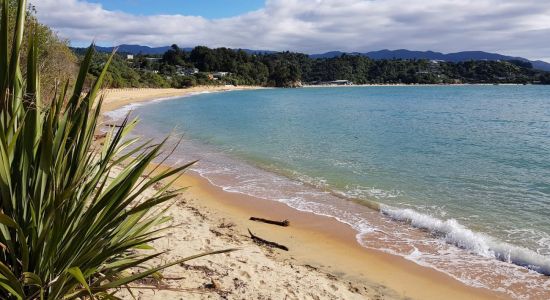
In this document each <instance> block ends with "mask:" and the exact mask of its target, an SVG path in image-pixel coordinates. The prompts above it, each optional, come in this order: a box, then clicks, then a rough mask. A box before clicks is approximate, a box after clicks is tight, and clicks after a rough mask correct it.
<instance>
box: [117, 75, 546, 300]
mask: <svg viewBox="0 0 550 300" xmlns="http://www.w3.org/2000/svg"><path fill="white" fill-rule="evenodd" d="M129 112H131V115H132V116H137V117H139V119H140V123H139V125H138V126H137V127H136V129H135V134H136V135H140V136H143V137H146V138H152V139H156V140H158V139H161V138H163V137H165V136H167V135H170V137H171V138H170V140H169V143H168V145H167V148H168V149H167V152H171V150H172V149H171V147H172V146H175V145H177V148H175V151H174V152H173V153H171V156H170V158H169V160H168V162H169V163H171V164H181V163H183V162H186V161H190V160H195V159H199V162H198V163H197V164H196V165H195V166H194V167H193V170H194V171H196V172H198V173H199V174H200V175H201V176H203V177H205V178H207V179H208V180H209V181H210V182H211V183H212V184H214V185H217V186H219V187H221V188H223V189H224V190H226V191H229V192H234V193H242V194H248V195H252V196H255V197H257V198H259V199H261V200H259V201H278V202H282V203H285V204H287V205H288V206H290V207H293V208H295V209H298V210H302V211H308V212H312V213H315V214H319V215H326V216H332V217H334V218H336V219H337V220H339V221H341V222H343V223H346V224H349V226H351V227H352V228H353V229H355V230H356V231H357V236H356V237H357V242H358V243H359V244H361V245H362V246H364V247H365V248H370V249H376V250H380V251H384V252H387V253H391V254H394V255H398V256H402V257H404V258H406V259H408V260H411V261H413V262H416V263H418V264H420V265H422V266H426V267H429V268H433V269H436V270H439V271H441V272H444V273H446V274H448V275H450V276H452V277H454V278H456V279H457V280H460V281H461V282H463V283H465V284H468V285H471V286H474V287H483V288H488V289H491V290H494V291H499V292H502V293H506V294H508V295H509V296H511V297H512V298H516V299H550V277H549V275H550V86H536V85H527V86H521V85H498V86H496V85H495V86H493V85H460V86H366V87H330V88H329V87H314V88H299V89H260V90H246V91H230V92H212V93H199V94H194V95H192V96H188V97H182V98H170V99H159V100H156V101H151V102H147V103H140V104H133V105H129V106H126V107H123V108H121V109H119V110H116V111H113V112H109V113H108V116H109V117H111V118H115V119H116V118H122V117H124V116H125V115H126V114H128V113H129Z"/></svg>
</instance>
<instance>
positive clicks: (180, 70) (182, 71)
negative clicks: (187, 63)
mask: <svg viewBox="0 0 550 300" xmlns="http://www.w3.org/2000/svg"><path fill="white" fill-rule="evenodd" d="M176 73H177V74H178V75H180V76H191V75H193V74H197V73H199V69H197V68H185V67H182V66H177V67H176Z"/></svg>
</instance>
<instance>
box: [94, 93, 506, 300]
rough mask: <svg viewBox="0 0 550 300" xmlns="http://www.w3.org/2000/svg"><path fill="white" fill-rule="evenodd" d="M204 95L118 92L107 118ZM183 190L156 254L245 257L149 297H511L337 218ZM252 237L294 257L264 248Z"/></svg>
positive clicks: (168, 284) (192, 272)
mask: <svg viewBox="0 0 550 300" xmlns="http://www.w3.org/2000/svg"><path fill="white" fill-rule="evenodd" d="M224 88H225V87H224ZM232 89H236V88H232ZM204 90H212V89H211V88H201V87H198V88H194V89H193V90H191V89H188V90H174V89H162V90H153V89H150V90H148V89H145V90H143V89H141V90H139V91H138V90H132V91H114V92H113V91H112V90H111V91H109V92H108V93H107V94H106V101H105V103H106V106H105V110H110V109H115V108H118V107H121V106H123V105H126V104H130V103H135V102H136V101H147V100H151V99H155V98H161V97H172V96H182V95H186V94H189V93H193V92H200V91H204ZM215 90H223V89H222V88H220V89H215ZM163 168H165V167H164V166H163ZM175 185H177V186H189V187H190V188H189V189H187V190H186V191H185V192H184V194H183V195H182V197H181V199H180V200H178V201H179V202H178V204H177V205H174V206H173V207H172V208H171V209H170V211H169V212H168V213H169V214H170V215H172V216H173V217H174V221H173V222H174V223H173V224H174V225H176V226H175V227H174V228H173V229H171V230H170V231H169V233H168V234H167V236H166V237H165V238H164V239H162V240H159V241H156V242H155V243H154V244H155V248H156V250H158V251H164V250H167V251H169V252H168V253H167V254H165V255H164V256H163V257H162V260H161V261H163V262H166V261H171V260H174V259H177V258H181V257H184V256H187V255H191V254H195V253H197V252H200V251H207V250H217V249H223V248H233V247H238V248H240V250H239V251H236V252H233V253H230V254H225V255H219V256H210V257H206V258H201V259H197V260H195V261H193V262H190V263H189V264H188V265H184V266H177V267H173V268H170V269H168V270H166V271H164V273H163V276H164V277H165V279H164V280H161V281H160V282H150V283H147V282H144V283H141V284H139V285H138V286H134V290H135V292H134V293H135V294H136V296H138V297H139V298H141V299H180V298H181V299H189V298H197V299H204V298H210V297H214V298H216V297H227V298H229V299H236V298H238V299H261V298H263V299H285V298H286V296H287V297H288V298H289V299H305V298H309V299H403V298H412V299H451V300H452V299H506V296H505V295H502V294H499V293H496V292H491V291H488V290H484V289H479V288H473V287H470V286H467V285H465V284H463V283H461V282H459V281H458V280H455V279H453V278H451V277H450V276H448V275H446V274H444V273H441V272H438V271H436V270H433V269H430V268H426V267H423V266H420V265H418V264H415V263H413V262H410V261H407V260H406V259H404V258H402V257H399V256H394V255H390V254H386V253H383V252H380V251H375V250H369V249H366V248H364V247H361V246H360V245H359V244H358V243H357V241H356V239H355V235H356V232H355V231H354V230H353V229H352V228H351V227H349V226H348V225H346V224H343V223H341V222H338V221H337V220H335V219H334V218H330V217H324V216H319V215H315V214H312V213H307V212H301V211H298V210H295V209H292V208H290V207H288V206H286V205H285V204H282V203H278V202H275V201H268V200H263V199H258V198H254V197H250V196H246V195H243V194H238V193H230V192H226V191H223V190H222V189H221V188H219V187H216V186H214V185H212V184H210V183H209V182H208V180H206V179H204V178H202V177H201V176H199V175H198V174H195V173H193V172H188V173H187V174H185V175H184V176H182V177H181V178H179V179H178V180H177V181H176V182H175ZM149 192H150V191H149ZM251 216H255V217H262V218H267V219H274V220H285V219H288V220H289V221H290V226H289V227H280V226H274V225H269V224H264V223H259V222H253V221H250V220H249V218H250V217H251ZM248 229H250V230H251V231H252V232H253V233H254V234H256V235H258V236H260V237H262V238H265V239H268V240H270V241H274V242H277V243H279V244H283V245H285V246H287V247H288V248H289V251H288V252H286V251H282V250H278V249H277V250H274V249H271V248H268V247H265V246H259V245H256V244H255V243H254V242H253V241H252V240H251V239H250V237H249V235H248ZM126 296H128V298H131V297H129V295H128V294H126Z"/></svg>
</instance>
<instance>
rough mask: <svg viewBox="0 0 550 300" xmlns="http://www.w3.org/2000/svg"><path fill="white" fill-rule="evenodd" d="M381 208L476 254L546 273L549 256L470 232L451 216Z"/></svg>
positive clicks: (391, 216)
mask: <svg viewBox="0 0 550 300" xmlns="http://www.w3.org/2000/svg"><path fill="white" fill-rule="evenodd" d="M381 212H382V213H383V214H385V215H387V216H389V217H390V218H392V219H394V220H397V221H405V222H409V223H410V224H411V225H412V226H414V227H416V228H420V229H424V230H427V231H429V232H431V233H434V234H435V235H437V236H440V237H441V238H442V239H443V240H444V241H445V242H447V243H449V244H451V245H455V246H457V247H459V248H462V249H465V250H468V251H470V252H472V253H475V254H477V255H481V256H483V257H490V258H495V259H498V260H501V261H504V262H508V263H512V264H516V265H519V266H522V267H526V268H529V269H531V270H534V271H537V272H539V273H541V274H544V275H550V258H548V257H545V256H543V255H540V254H538V253H536V252H535V251H532V250H529V249H526V248H522V247H519V246H515V245H512V244H508V243H505V242H501V241H498V240H496V239H495V238H493V237H491V236H488V235H486V234H483V233H480V232H474V231H472V230H470V229H468V228H466V227H465V226H464V225H462V224H460V223H459V222H458V221H457V220H455V219H448V220H440V219H437V218H435V217H432V216H429V215H425V214H422V213H419V212H417V211H414V210H412V209H396V208H392V207H389V206H385V205H381Z"/></svg>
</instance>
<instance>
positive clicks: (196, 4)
mask: <svg viewBox="0 0 550 300" xmlns="http://www.w3.org/2000/svg"><path fill="white" fill-rule="evenodd" d="M88 2H92V3H100V4H101V5H103V7H104V8H105V9H107V10H115V11H123V12H127V13H131V14H136V15H157V14H180V15H191V16H202V17H205V18H208V19H216V18H227V17H233V16H237V15H240V14H243V13H246V12H249V11H254V10H258V9H260V8H262V7H263V6H264V1H263V0H90V1H88Z"/></svg>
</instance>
